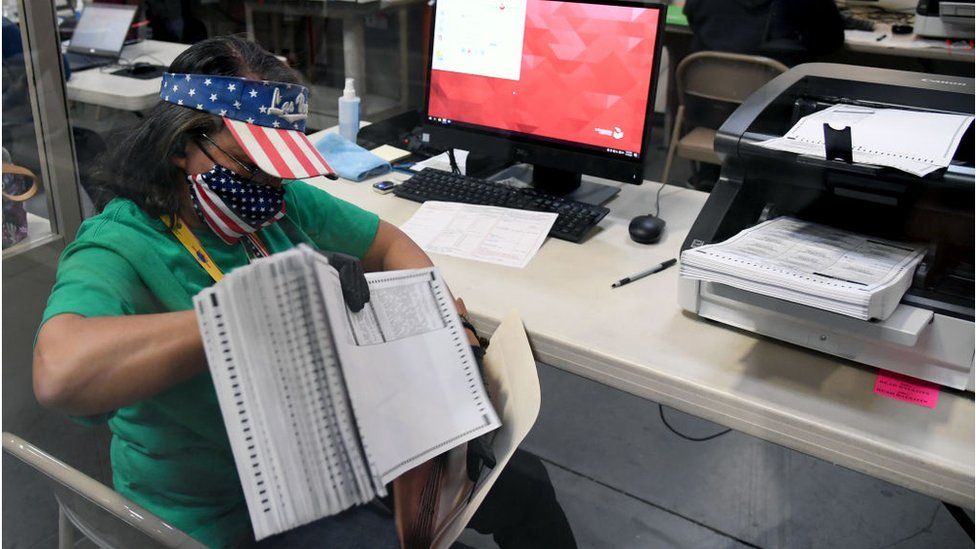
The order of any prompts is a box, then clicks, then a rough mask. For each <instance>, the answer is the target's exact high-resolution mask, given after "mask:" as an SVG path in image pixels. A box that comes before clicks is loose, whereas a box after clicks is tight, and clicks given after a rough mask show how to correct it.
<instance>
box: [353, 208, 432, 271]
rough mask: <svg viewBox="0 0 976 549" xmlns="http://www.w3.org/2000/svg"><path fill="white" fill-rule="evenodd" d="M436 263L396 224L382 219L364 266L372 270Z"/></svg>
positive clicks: (412, 267)
mask: <svg viewBox="0 0 976 549" xmlns="http://www.w3.org/2000/svg"><path fill="white" fill-rule="evenodd" d="M433 265H434V263H433V262H432V261H431V260H430V258H429V257H427V254H426V253H424V251H423V250H421V249H420V246H417V245H416V244H415V243H414V241H413V240H410V237H409V236H407V235H406V234H405V233H404V232H403V231H401V230H400V229H398V228H396V226H395V225H392V224H390V223H387V222H386V221H382V220H381V221H380V226H379V228H378V229H376V237H375V238H374V239H373V244H372V245H371V246H370V247H369V250H367V251H366V255H365V256H364V257H363V268H364V269H366V271H367V272H370V271H394V270H397V269H421V268H424V267H431V266H433Z"/></svg>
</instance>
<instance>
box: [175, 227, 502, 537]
mask: <svg viewBox="0 0 976 549" xmlns="http://www.w3.org/2000/svg"><path fill="white" fill-rule="evenodd" d="M367 278H368V282H369V287H370V301H369V303H367V305H366V307H365V308H364V309H363V310H362V311H360V312H357V313H353V312H351V311H350V310H349V309H348V308H347V307H346V305H345V303H344V301H343V298H342V290H341V288H340V285H339V277H338V274H337V273H336V271H335V269H333V268H332V267H331V266H330V265H329V263H328V261H327V260H326V258H325V257H324V256H322V255H321V254H319V253H317V252H315V251H313V250H312V249H311V248H308V247H306V246H300V247H299V248H298V249H295V250H291V251H288V252H283V253H280V254H276V255H273V256H271V257H268V258H265V259H260V260H257V261H255V262H254V263H253V264H251V265H248V266H246V267H242V268H239V269H237V270H235V271H233V272H232V273H230V274H229V275H227V276H226V277H224V278H223V280H221V281H220V282H218V283H217V284H216V285H214V286H213V287H211V288H208V289H206V290H203V291H202V292H201V293H200V294H198V295H197V296H196V297H195V298H194V307H195V309H196V312H197V317H198V321H199V324H200V328H201V334H202V336H203V341H204V347H205V350H206V354H207V361H208V363H209V366H210V373H211V376H212V377H213V383H214V388H215V389H216V392H217V398H218V401H219V403H220V410H221V413H222V415H223V417H224V424H225V426H226V428H227V435H228V438H229V439H230V444H231V449H232V451H233V454H234V461H235V464H236V466H237V472H238V475H239V477H240V480H241V486H242V489H243V491H244V497H245V499H246V501H247V507H248V512H249V514H250V517H251V522H252V525H253V527H254V534H255V537H256V539H262V538H265V537H267V536H270V535H273V534H276V533H279V532H282V531H285V530H288V529H291V528H294V527H296V526H299V525H302V524H306V523H309V522H312V521H314V520H317V519H319V518H322V517H326V516H329V515H333V514H336V513H339V512H340V511H343V510H345V509H348V508H349V507H351V506H353V505H357V504H361V503H365V502H367V501H369V500H371V499H373V498H375V497H377V496H382V495H385V493H386V489H385V485H386V483H389V482H391V481H392V480H393V479H394V478H396V477H397V476H399V475H400V474H401V473H403V472H405V471H407V470H409V469H412V468H414V467H415V466H417V465H420V464H421V463H423V462H425V461H427V460H429V459H431V458H432V457H434V456H437V455H439V454H441V453H443V452H445V451H447V450H449V449H451V448H453V447H455V446H458V445H460V444H463V443H464V442H467V441H468V440H471V439H473V438H475V437H478V436H481V435H483V434H485V433H487V432H490V431H492V430H494V429H496V428H497V427H499V426H500V423H499V420H498V416H497V415H496V413H495V410H494V408H493V407H492V405H491V403H490V401H489V400H488V396H487V394H486V392H485V389H484V385H483V384H482V382H481V378H480V375H479V372H478V365H477V363H476V361H475V359H474V356H473V355H472V352H471V348H470V346H469V345H468V343H467V339H466V338H465V337H464V332H463V328H462V326H461V324H460V319H459V318H458V315H457V312H456V310H455V308H454V303H453V300H452V299H451V296H450V294H449V293H448V291H447V288H446V286H445V284H444V282H443V281H442V279H441V277H440V275H439V274H438V272H437V271H436V270H435V269H418V270H408V271H393V272H385V273H373V274H370V275H367Z"/></svg>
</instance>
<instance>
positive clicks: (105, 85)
mask: <svg viewBox="0 0 976 549" xmlns="http://www.w3.org/2000/svg"><path fill="white" fill-rule="evenodd" d="M189 47H190V45H189V44H175V43H173V42H160V41H158V40H144V41H142V42H139V43H137V44H133V45H131V46H126V47H125V48H123V49H122V59H123V60H125V61H128V62H136V61H139V62H144V63H151V64H153V65H163V66H169V64H170V63H172V62H173V60H174V59H176V57H177V56H178V55H179V54H181V53H183V50H185V49H187V48H189ZM118 69H119V66H118V65H112V66H109V67H97V68H94V69H88V70H83V71H77V72H75V71H72V73H71V78H70V79H68V83H67V86H66V89H67V95H68V100H70V101H78V102H81V103H89V104H92V105H98V106H102V107H109V108H112V109H120V110H125V111H144V110H146V109H149V108H152V106H153V105H155V104H156V103H157V102H158V101H159V86H160V85H161V84H162V83H163V79H162V77H158V78H149V79H147V80H139V79H138V78H129V77H127V76H115V75H112V74H111V73H112V72H113V71H115V70H118Z"/></svg>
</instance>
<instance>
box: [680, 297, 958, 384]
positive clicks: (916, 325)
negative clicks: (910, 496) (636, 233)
mask: <svg viewBox="0 0 976 549" xmlns="http://www.w3.org/2000/svg"><path fill="white" fill-rule="evenodd" d="M678 302H679V304H680V305H681V307H682V308H683V309H685V310H687V311H691V312H693V313H696V314H698V315H699V316H701V317H703V318H708V319H711V320H715V321H718V322H721V323H723V324H728V325H730V326H735V327H736V328H741V329H743V330H748V331H751V332H754V333H757V334H761V335H765V336H768V337H772V338H775V339H780V340H783V341H788V342H790V343H793V344H796V345H800V346H802V347H807V348H809V349H813V350H816V351H820V352H824V353H828V354H832V355H835V356H839V357H843V358H846V359H849V360H853V361H855V362H860V363H862V364H867V365H870V366H876V367H878V368H884V369H886V370H891V371H894V372H899V373H903V374H906V375H910V376H912V377H916V378H919V379H926V380H929V381H932V382H935V383H938V384H940V385H945V386H947V387H953V388H956V389H965V390H968V391H972V390H973V387H974V383H976V376H974V368H973V366H974V360H973V357H974V350H976V349H974V347H976V343H974V340H973V336H972V334H973V322H972V321H967V320H962V319H958V318H953V317H949V316H946V315H941V314H934V313H933V312H932V311H930V310H928V309H923V308H921V307H914V306H911V305H906V304H904V303H901V304H899V305H898V308H897V309H895V312H894V313H893V314H892V315H891V317H889V318H888V319H886V320H884V321H864V320H859V319H856V318H852V317H848V316H844V315H841V314H837V313H831V312H827V311H822V310H820V309H816V308H813V307H808V306H806V305H799V304H796V303H791V302H789V301H784V300H781V299H776V298H772V297H767V296H763V295H759V294H756V293H753V292H749V291H746V290H740V289H737V288H733V287H730V286H727V285H724V284H716V283H712V282H701V281H699V280H692V279H687V278H681V279H680V281H679V283H678Z"/></svg>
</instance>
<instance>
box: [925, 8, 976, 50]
mask: <svg viewBox="0 0 976 549" xmlns="http://www.w3.org/2000/svg"><path fill="white" fill-rule="evenodd" d="M974 30H976V3H974V2H973V0H963V1H955V2H946V1H944V0H920V1H919V3H918V8H917V9H916V10H915V34H917V35H919V36H926V37H929V38H951V39H957V40H972V39H973V31H974Z"/></svg>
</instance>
